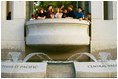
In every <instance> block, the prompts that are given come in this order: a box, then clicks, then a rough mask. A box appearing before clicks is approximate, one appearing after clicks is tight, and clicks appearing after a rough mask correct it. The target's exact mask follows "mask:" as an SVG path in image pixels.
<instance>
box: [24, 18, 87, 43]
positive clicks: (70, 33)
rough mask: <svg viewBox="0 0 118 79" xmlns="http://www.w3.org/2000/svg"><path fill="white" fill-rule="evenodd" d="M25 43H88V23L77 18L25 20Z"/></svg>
mask: <svg viewBox="0 0 118 79" xmlns="http://www.w3.org/2000/svg"><path fill="white" fill-rule="evenodd" d="M26 25H27V36H26V44H27V45H88V44H89V34H88V33H89V32H88V27H89V23H88V22H86V21H79V20H78V19H42V20H31V21H27V22H26Z"/></svg>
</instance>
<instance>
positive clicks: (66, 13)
mask: <svg viewBox="0 0 118 79" xmlns="http://www.w3.org/2000/svg"><path fill="white" fill-rule="evenodd" d="M45 18H75V19H79V20H87V21H91V13H88V14H87V16H86V17H85V15H84V12H83V9H82V8H81V7H79V8H78V10H77V11H74V10H73V6H72V5H69V6H68V7H67V9H65V8H64V6H61V7H60V8H53V7H52V6H51V5H48V8H47V10H44V9H43V8H40V9H38V10H37V11H36V12H35V13H33V14H32V17H31V19H30V20H35V19H45Z"/></svg>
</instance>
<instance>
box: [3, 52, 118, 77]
mask: <svg viewBox="0 0 118 79" xmlns="http://www.w3.org/2000/svg"><path fill="white" fill-rule="evenodd" d="M20 55H21V53H20V52H10V53H9V54H8V57H9V59H10V62H9V63H7V62H6V63H5V62H2V67H4V66H6V67H7V66H8V65H9V67H12V66H13V68H11V69H9V68H8V70H7V69H4V68H2V69H3V70H2V71H3V72H4V73H5V74H6V73H7V74H9V76H10V77H13V73H16V71H17V72H19V73H21V72H25V73H27V72H26V71H22V69H19V70H17V69H16V66H21V67H22V66H36V65H37V67H38V70H39V71H40V72H38V73H39V74H40V73H42V71H43V77H44V76H45V77H46V78H62V77H63V78H71V77H72V78H74V77H116V65H117V64H116V61H114V60H108V56H110V53H106V52H100V53H99V56H100V60H96V58H95V57H94V56H93V55H92V54H90V53H87V52H85V53H76V54H73V55H72V56H70V57H69V58H68V59H67V60H66V61H54V60H53V59H51V58H50V57H49V56H48V55H47V54H45V53H41V52H39V53H38V52H37V53H31V54H29V55H27V56H26V57H25V58H24V60H19V57H20ZM35 55H36V56H38V57H39V58H40V59H41V60H42V61H43V62H37V63H34V62H33V63H32V62H27V61H28V60H29V59H30V58H32V57H33V56H35ZM82 55H86V56H88V57H90V58H91V59H92V60H93V61H94V62H93V61H91V62H79V61H78V60H79V58H80V57H81V56H82ZM3 65H4V66H3ZM39 66H40V67H39ZM112 66H113V67H112ZM42 67H43V68H42ZM15 69H16V70H15ZM42 69H43V70H42ZM29 70H30V69H29ZM99 70H100V71H99ZM34 71H37V69H35V70H34ZM8 72H9V73H8ZM88 72H91V73H88ZM38 73H37V75H38ZM103 73H104V74H105V75H102V74H103ZM87 74H90V75H87ZM93 74H94V76H93ZM37 75H36V74H35V76H37ZM3 76H4V74H3ZM21 76H22V75H21V74H20V76H18V77H21ZM27 76H29V77H33V76H31V74H30V75H27ZM27 76H26V75H25V76H24V77H27ZM35 76H34V77H35ZM37 77H41V74H40V75H39V76H37Z"/></svg>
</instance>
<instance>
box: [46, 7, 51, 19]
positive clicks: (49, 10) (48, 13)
mask: <svg viewBox="0 0 118 79" xmlns="http://www.w3.org/2000/svg"><path fill="white" fill-rule="evenodd" d="M51 14H52V6H51V5H48V10H47V12H46V18H51Z"/></svg>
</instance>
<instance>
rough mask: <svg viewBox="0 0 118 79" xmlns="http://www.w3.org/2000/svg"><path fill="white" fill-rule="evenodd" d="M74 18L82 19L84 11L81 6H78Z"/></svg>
mask: <svg viewBox="0 0 118 79" xmlns="http://www.w3.org/2000/svg"><path fill="white" fill-rule="evenodd" d="M75 18H76V19H79V20H82V19H84V13H83V10H82V8H81V7H79V8H78V10H77V12H76V13H75Z"/></svg>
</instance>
